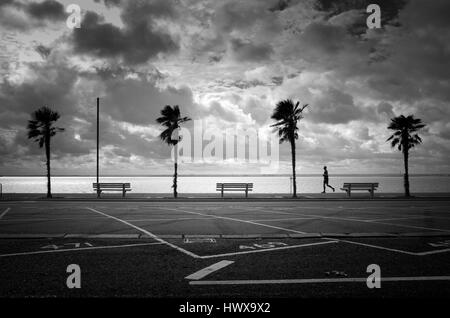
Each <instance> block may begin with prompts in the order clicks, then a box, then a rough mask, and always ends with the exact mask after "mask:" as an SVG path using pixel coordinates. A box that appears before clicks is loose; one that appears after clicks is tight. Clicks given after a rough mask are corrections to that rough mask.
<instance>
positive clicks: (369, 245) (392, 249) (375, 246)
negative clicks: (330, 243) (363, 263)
mask: <svg viewBox="0 0 450 318" xmlns="http://www.w3.org/2000/svg"><path fill="white" fill-rule="evenodd" d="M339 242H345V243H349V244H354V245H361V246H366V247H372V248H376V249H380V250H385V251H390V252H396V253H402V254H408V255H414V256H427V255H433V254H439V253H447V252H450V248H446V249H441V250H433V251H427V252H409V251H404V250H399V249H394V248H388V247H383V246H378V245H373V244H366V243H360V242H354V241H347V240H339Z"/></svg>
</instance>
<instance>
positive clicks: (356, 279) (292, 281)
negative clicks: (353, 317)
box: [189, 276, 450, 285]
mask: <svg viewBox="0 0 450 318" xmlns="http://www.w3.org/2000/svg"><path fill="white" fill-rule="evenodd" d="M380 281H381V282H382V283H383V282H418V281H450V276H416V277H381V279H380ZM360 282H361V283H362V282H364V283H365V282H367V278H366V277H353V278H352V277H351V278H313V279H264V280H209V281H207V280H204V281H191V282H189V285H262V284H329V283H360Z"/></svg>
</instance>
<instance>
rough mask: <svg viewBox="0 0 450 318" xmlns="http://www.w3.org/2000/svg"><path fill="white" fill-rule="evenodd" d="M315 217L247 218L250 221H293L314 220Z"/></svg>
mask: <svg viewBox="0 0 450 318" xmlns="http://www.w3.org/2000/svg"><path fill="white" fill-rule="evenodd" d="M314 219H317V218H310V217H299V218H286V219H259V220H249V221H252V222H279V221H295V220H314Z"/></svg>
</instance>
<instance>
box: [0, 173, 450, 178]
mask: <svg viewBox="0 0 450 318" xmlns="http://www.w3.org/2000/svg"><path fill="white" fill-rule="evenodd" d="M291 176H292V174H288V173H281V174H267V173H265V174H245V173H244V174H211V173H208V174H179V175H178V177H291ZM296 176H305V177H309V176H311V177H315V176H322V174H321V173H304V174H296ZM332 176H341V177H342V176H386V177H390V176H395V177H399V176H400V177H403V174H402V173H336V174H332ZM409 176H436V177H437V176H443V177H448V176H450V173H414V174H409ZM4 177H47V176H46V175H40V174H11V175H0V178H4ZM51 177H96V175H95V174H57V175H52V176H51ZM100 177H142V178H145V177H173V174H104V175H100Z"/></svg>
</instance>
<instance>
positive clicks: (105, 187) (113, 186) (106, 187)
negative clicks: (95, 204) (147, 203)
mask: <svg viewBox="0 0 450 318" xmlns="http://www.w3.org/2000/svg"><path fill="white" fill-rule="evenodd" d="M98 185H99V187H98V188H97V183H93V184H92V188H93V190H94V191H95V192H97V191H98V192H99V196H100V194H101V193H102V192H103V191H121V192H122V197H125V194H126V193H127V191H131V185H130V184H129V183H99V184H98Z"/></svg>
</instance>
